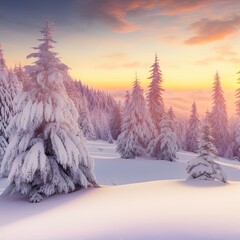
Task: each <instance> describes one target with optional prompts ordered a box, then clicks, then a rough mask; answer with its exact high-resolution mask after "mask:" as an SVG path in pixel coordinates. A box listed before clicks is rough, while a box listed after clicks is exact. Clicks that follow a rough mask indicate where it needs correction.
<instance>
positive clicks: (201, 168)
mask: <svg viewBox="0 0 240 240" xmlns="http://www.w3.org/2000/svg"><path fill="white" fill-rule="evenodd" d="M211 131H212V130H211V126H210V120H209V113H207V116H206V118H205V120H204V123H203V129H202V138H201V142H200V149H199V152H200V154H199V156H197V157H196V158H195V159H193V160H191V161H189V163H188V166H187V173H188V174H189V178H188V179H199V180H219V181H222V182H224V183H225V182H227V178H226V176H225V174H224V172H223V171H222V168H221V166H220V165H219V164H218V163H216V162H215V160H217V155H216V154H217V149H216V148H215V146H214V145H213V137H212V133H211Z"/></svg>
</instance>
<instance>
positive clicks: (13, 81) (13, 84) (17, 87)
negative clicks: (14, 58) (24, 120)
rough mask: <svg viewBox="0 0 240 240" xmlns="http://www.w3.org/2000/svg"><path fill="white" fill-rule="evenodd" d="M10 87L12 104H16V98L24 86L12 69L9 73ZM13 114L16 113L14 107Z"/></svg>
mask: <svg viewBox="0 0 240 240" xmlns="http://www.w3.org/2000/svg"><path fill="white" fill-rule="evenodd" d="M8 87H9V93H10V96H11V100H12V103H13V104H14V98H15V97H16V96H17V95H18V94H19V93H20V92H21V91H22V88H23V86H22V83H21V82H20V81H19V79H18V77H17V75H16V73H15V72H14V71H13V70H12V69H11V70H10V71H9V72H8ZM12 112H13V114H14V113H15V109H14V106H13V107H12Z"/></svg>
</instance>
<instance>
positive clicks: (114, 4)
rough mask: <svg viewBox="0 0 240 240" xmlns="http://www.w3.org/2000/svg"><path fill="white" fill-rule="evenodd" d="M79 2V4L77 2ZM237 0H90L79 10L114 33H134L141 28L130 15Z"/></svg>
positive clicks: (184, 8) (171, 12)
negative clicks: (108, 27) (130, 18)
mask: <svg viewBox="0 0 240 240" xmlns="http://www.w3.org/2000/svg"><path fill="white" fill-rule="evenodd" d="M79 2H81V1H80V0H79ZM234 2H237V0H229V1H227V0H194V1H193V0H181V1H180V0H131V1H129V0H101V1H100V0H91V1H88V2H87V3H86V4H85V7H84V8H82V10H81V16H82V17H85V18H86V19H87V20H88V21H95V22H101V23H104V24H106V25H108V26H110V27H111V29H112V31H114V32H134V31H136V30H138V29H139V28H141V26H139V25H138V24H136V23H135V22H134V21H133V20H129V16H130V15H134V13H139V12H140V13H141V14H139V15H138V16H144V15H145V13H146V12H149V11H151V10H153V9H154V10H157V11H158V12H159V13H161V14H165V15H168V14H177V13H181V12H191V11H194V10H198V9H201V8H204V7H206V6H209V5H214V4H224V3H234Z"/></svg>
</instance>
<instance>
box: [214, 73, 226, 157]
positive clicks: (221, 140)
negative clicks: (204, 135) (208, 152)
mask: <svg viewBox="0 0 240 240" xmlns="http://www.w3.org/2000/svg"><path fill="white" fill-rule="evenodd" d="M212 98H213V108H212V112H211V126H212V131H213V138H214V145H215V146H216V148H217V150H218V155H219V156H222V157H223V156H224V155H225V153H226V150H227V147H228V143H229V133H228V117H227V110H226V101H225V99H224V95H223V90H222V86H221V80H220V77H219V74H218V72H217V73H216V75H215V78H214V84H213V95H212Z"/></svg>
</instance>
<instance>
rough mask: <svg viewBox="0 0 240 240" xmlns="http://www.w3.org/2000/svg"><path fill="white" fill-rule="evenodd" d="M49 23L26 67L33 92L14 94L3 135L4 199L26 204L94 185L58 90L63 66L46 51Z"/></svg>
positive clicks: (68, 105) (70, 107)
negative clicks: (23, 199)
mask: <svg viewBox="0 0 240 240" xmlns="http://www.w3.org/2000/svg"><path fill="white" fill-rule="evenodd" d="M52 32H53V27H52V24H51V23H49V22H48V21H46V25H45V26H44V27H43V28H42V29H41V33H42V36H43V37H42V39H40V40H39V41H41V42H42V43H41V44H40V45H39V47H36V48H34V49H36V50H38V52H37V53H32V54H30V55H29V56H28V58H31V57H34V58H37V60H36V62H35V65H32V66H28V67H27V71H28V74H30V76H31V77H32V81H33V87H32V89H31V90H29V91H28V92H24V93H22V94H21V95H20V97H19V99H18V105H17V114H16V115H15V116H14V117H13V118H12V120H11V122H10V124H9V126H8V132H9V133H10V136H11V137H10V144H9V145H8V148H7V150H6V154H5V156H4V159H3V162H2V166H1V171H0V173H1V175H5V174H9V176H8V181H9V186H8V187H7V189H6V190H5V193H6V194H14V193H20V194H22V195H25V196H28V197H29V199H30V201H31V202H39V201H41V200H42V199H43V197H44V196H50V195H53V194H56V193H68V192H71V191H74V190H75V189H76V188H77V187H84V188H87V187H94V186H97V183H96V180H95V177H94V175H93V161H92V159H91V157H90V156H89V154H88V151H87V149H86V146H85V143H84V140H83V136H82V133H81V132H80V131H79V128H78V124H77V118H78V114H77V110H76V108H75V107H74V104H73V102H72V101H71V100H70V99H69V97H68V95H67V93H66V90H65V88H64V85H63V78H64V76H65V74H67V69H68V67H67V66H66V65H64V64H63V63H61V62H60V60H59V59H58V58H57V56H56V55H57V53H54V52H53V51H51V49H52V48H53V43H55V41H54V40H53V38H52Z"/></svg>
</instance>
